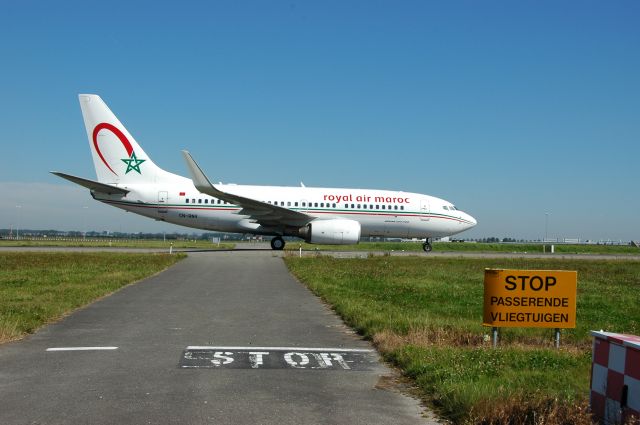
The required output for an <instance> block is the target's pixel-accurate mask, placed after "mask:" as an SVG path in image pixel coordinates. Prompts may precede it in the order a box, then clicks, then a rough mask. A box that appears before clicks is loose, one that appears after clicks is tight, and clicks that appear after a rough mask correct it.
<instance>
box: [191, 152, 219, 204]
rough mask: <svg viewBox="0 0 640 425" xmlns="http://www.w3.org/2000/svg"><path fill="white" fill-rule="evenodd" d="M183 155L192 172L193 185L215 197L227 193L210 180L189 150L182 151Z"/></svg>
mask: <svg viewBox="0 0 640 425" xmlns="http://www.w3.org/2000/svg"><path fill="white" fill-rule="evenodd" d="M182 156H183V157H184V160H185V162H186V163H187V168H188V169H189V174H191V180H192V181H193V185H194V186H195V187H196V189H198V190H199V191H200V192H202V193H206V194H208V195H211V196H214V197H220V195H223V196H224V195H225V193H224V192H222V191H220V190H218V189H217V188H216V187H215V186H214V185H213V184H212V183H211V181H209V179H208V178H207V176H206V175H205V174H204V172H203V171H202V169H201V168H200V166H198V164H197V163H196V161H195V160H194V159H193V157H192V156H191V154H190V153H189V151H186V150H184V151H182Z"/></svg>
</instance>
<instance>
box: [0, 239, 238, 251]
mask: <svg viewBox="0 0 640 425" xmlns="http://www.w3.org/2000/svg"><path fill="white" fill-rule="evenodd" d="M28 246H34V247H37V246H42V247H46V246H62V247H87V248H91V247H100V248H102V247H112V248H150V249H156V248H157V249H166V250H169V247H170V246H173V248H174V249H212V250H217V249H233V248H234V247H235V244H233V243H221V244H219V245H218V244H214V243H211V241H206V240H167V241H163V240H160V239H114V240H110V239H72V240H60V239H53V238H52V239H46V238H40V239H33V240H32V239H19V240H9V239H0V247H28Z"/></svg>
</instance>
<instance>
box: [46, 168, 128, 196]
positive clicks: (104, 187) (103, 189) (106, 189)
mask: <svg viewBox="0 0 640 425" xmlns="http://www.w3.org/2000/svg"><path fill="white" fill-rule="evenodd" d="M51 174H55V175H56V176H58V177H62V178H63V179H66V180H69V181H70V182H73V183H75V184H79V185H80V186H84V187H86V188H87V189H90V190H93V191H95V192H100V193H106V194H107V195H114V194H121V195H126V194H127V193H129V191H128V190H126V189H122V188H119V187H115V186H111V185H109V184H105V183H100V182H96V181H93V180H89V179H83V178H82V177H76V176H72V175H71V174H65V173H60V172H58V171H51Z"/></svg>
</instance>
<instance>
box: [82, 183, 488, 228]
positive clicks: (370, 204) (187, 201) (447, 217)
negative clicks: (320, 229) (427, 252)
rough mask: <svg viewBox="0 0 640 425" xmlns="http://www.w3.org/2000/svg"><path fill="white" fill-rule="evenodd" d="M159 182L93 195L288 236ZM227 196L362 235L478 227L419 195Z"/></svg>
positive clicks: (164, 214) (330, 191)
mask: <svg viewBox="0 0 640 425" xmlns="http://www.w3.org/2000/svg"><path fill="white" fill-rule="evenodd" d="M165 181H166V183H163V184H158V183H154V184H150V183H140V184H127V185H119V186H120V187H122V188H125V189H127V190H129V191H130V192H129V193H128V194H127V195H126V196H125V197H124V198H123V197H121V196H115V195H114V196H111V195H106V194H103V193H93V196H94V198H95V199H97V200H99V201H102V202H105V203H107V204H109V205H113V206H116V207H118V208H122V209H124V210H127V211H131V212H134V213H136V214H140V215H143V216H146V217H150V218H154V219H157V220H162V221H166V222H169V223H174V224H179V225H182V226H188V227H193V228H198V229H205V230H212V231H221V232H233V233H250V234H262V235H287V234H289V232H288V231H287V229H285V228H277V227H272V226H270V227H264V226H261V225H259V224H258V223H256V222H254V221H252V220H251V219H250V218H249V217H248V216H247V215H243V214H242V212H241V210H242V208H241V207H240V206H237V205H233V204H229V203H226V202H224V201H221V200H219V199H216V198H214V197H211V196H209V195H205V194H203V193H201V192H199V191H198V190H197V189H196V188H195V187H194V185H193V182H192V181H191V180H190V179H187V178H184V177H181V176H178V175H175V174H174V175H172V178H171V179H167V180H165ZM217 187H219V188H220V189H221V190H224V191H225V192H227V193H231V194H235V195H240V196H244V197H247V198H252V199H256V200H259V201H263V202H265V203H268V204H275V205H278V206H281V207H284V208H288V209H291V210H294V211H300V212H303V213H306V214H308V215H310V216H313V217H318V218H319V219H331V218H344V219H350V220H354V221H357V222H359V223H360V225H361V228H362V232H361V236H362V237H366V236H382V237H392V238H434V237H443V236H450V235H454V234H457V233H460V232H462V231H464V230H467V229H469V228H471V227H473V226H475V225H476V220H475V219H474V218H473V217H471V216H470V215H468V214H466V213H464V212H462V211H460V210H457V209H456V208H455V207H454V206H453V205H452V204H451V203H450V202H447V201H445V200H443V199H439V198H436V197H433V196H429V195H422V194H419V193H409V192H396V191H387V190H370V189H338V188H310V187H280V186H245V185H218V186H217Z"/></svg>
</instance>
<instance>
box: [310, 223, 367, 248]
mask: <svg viewBox="0 0 640 425" xmlns="http://www.w3.org/2000/svg"><path fill="white" fill-rule="evenodd" d="M360 231H361V227H360V223H358V222H357V221H354V220H346V219H343V218H334V219H331V220H314V221H312V222H311V223H309V224H307V225H306V226H304V227H301V228H300V237H301V238H303V239H304V240H305V241H307V242H309V243H317V244H328V245H351V244H356V243H358V242H359V241H360Z"/></svg>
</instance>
